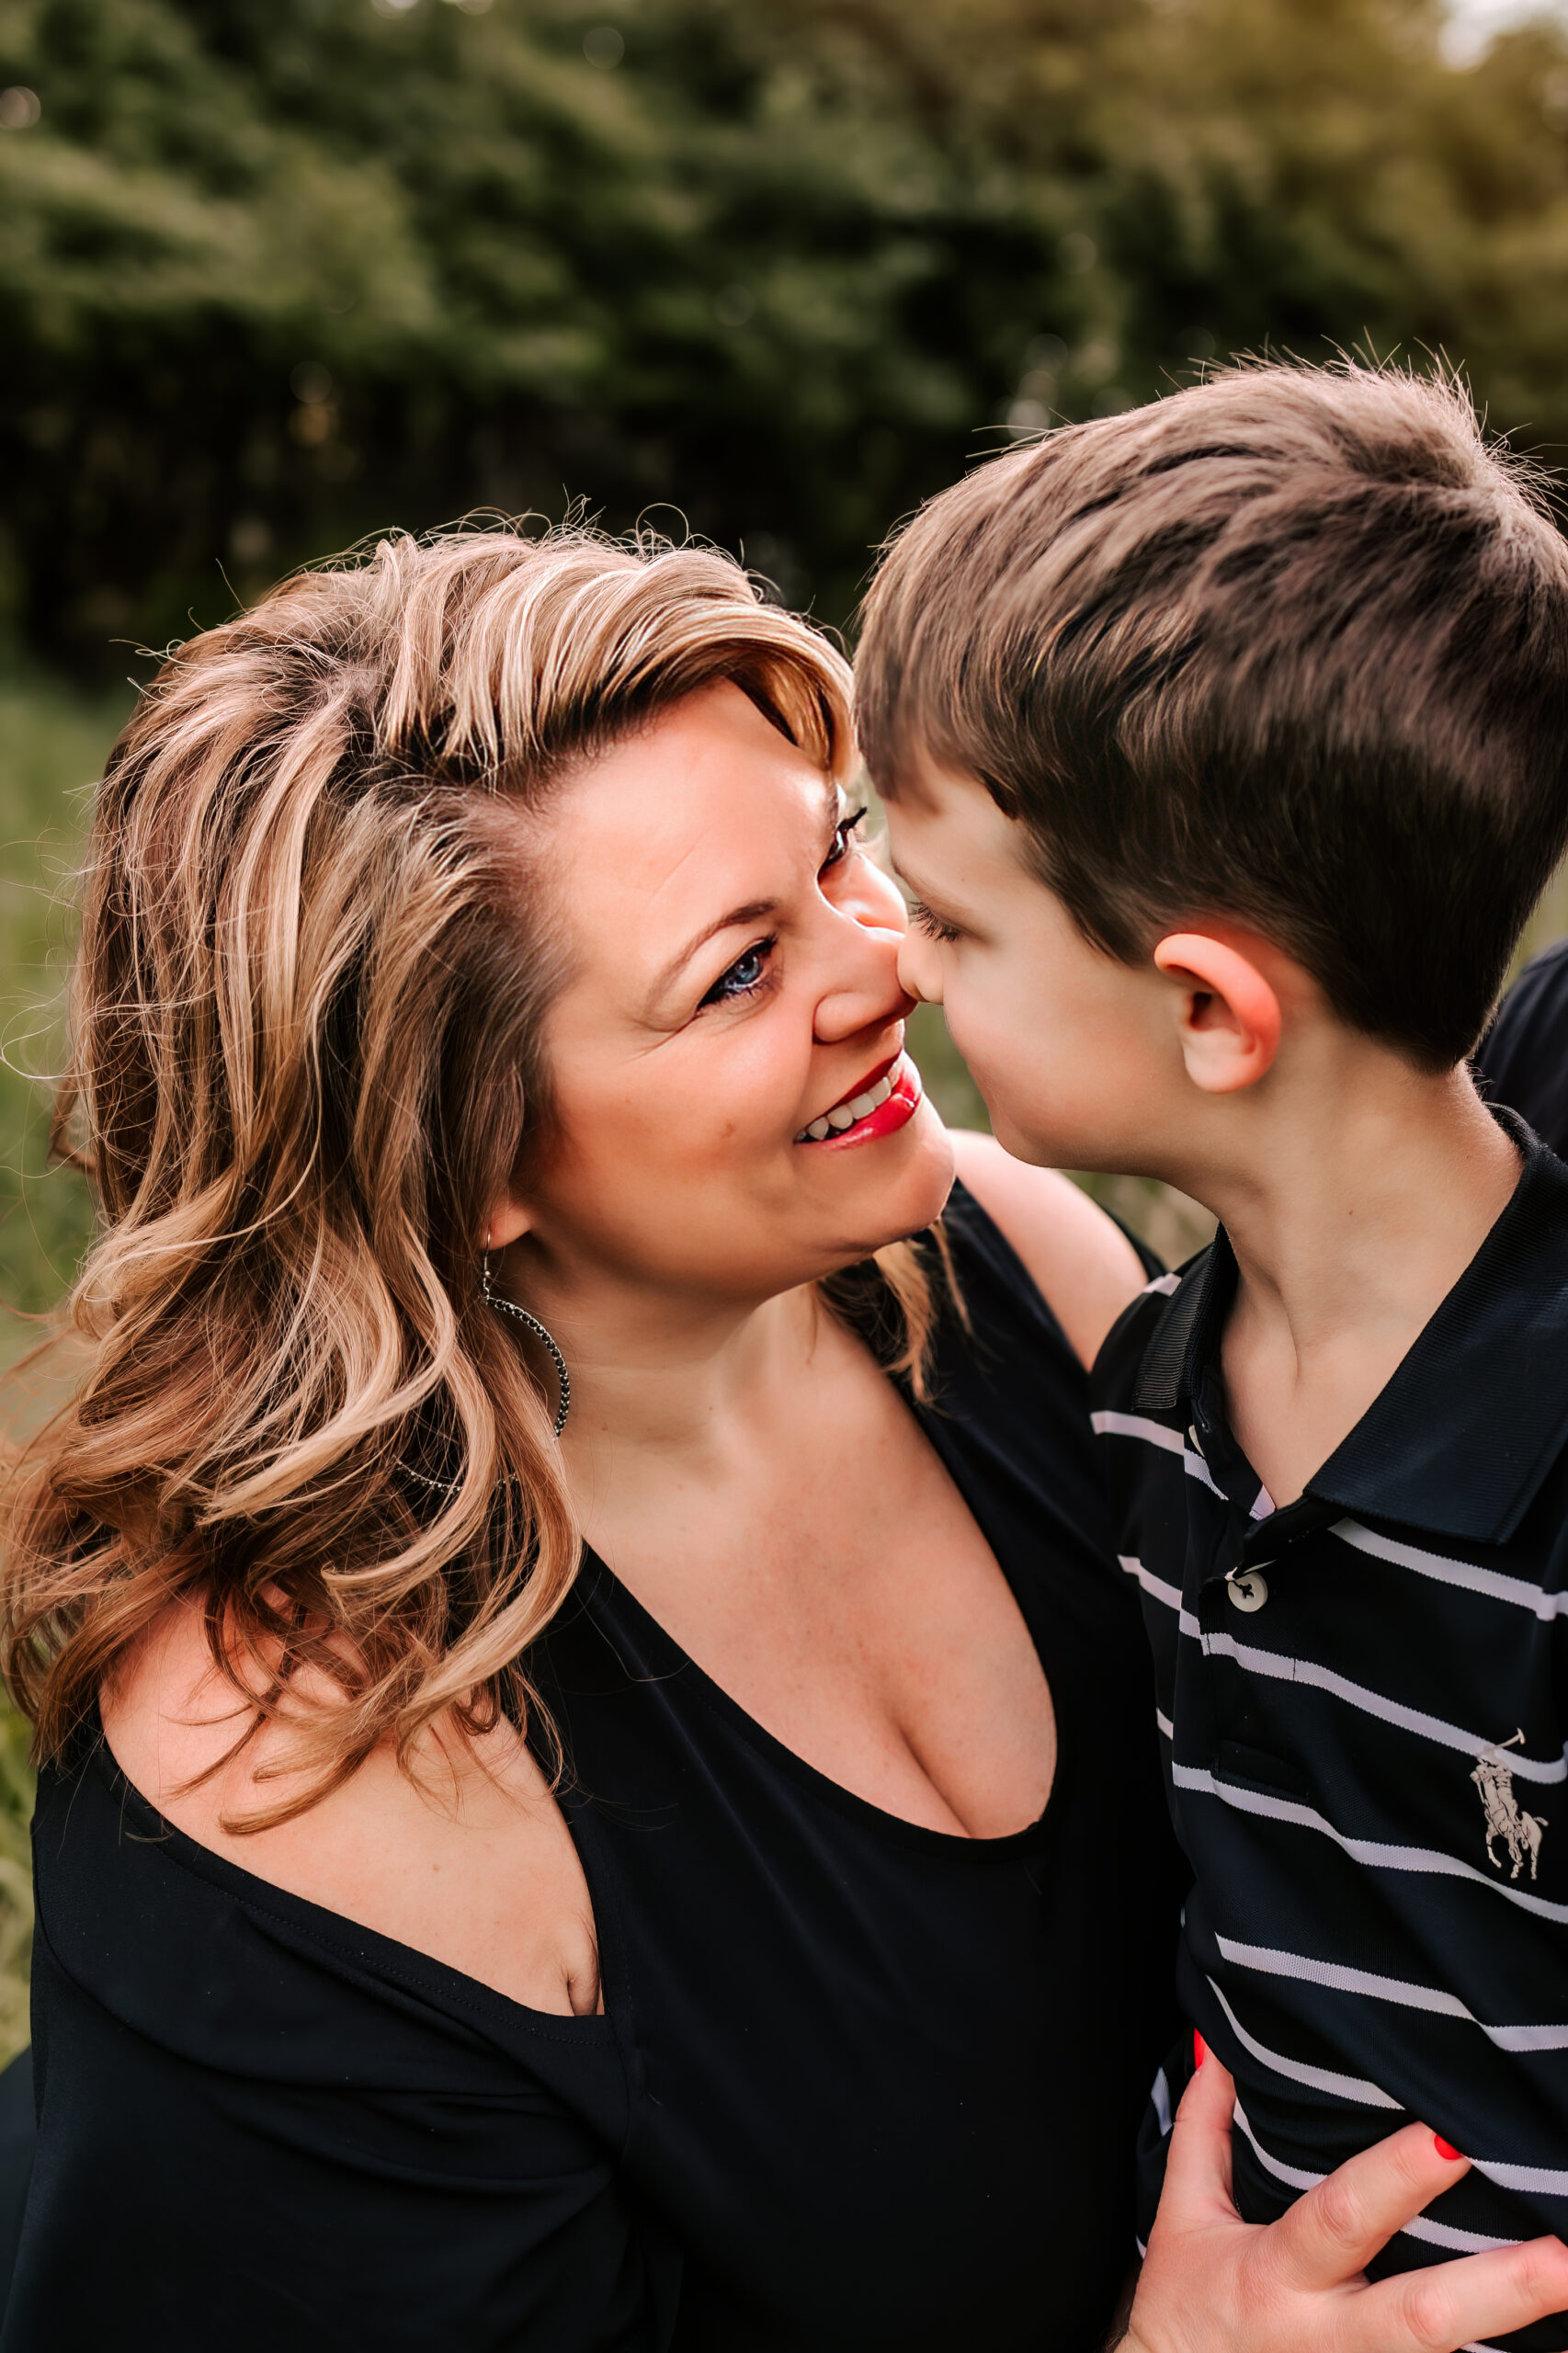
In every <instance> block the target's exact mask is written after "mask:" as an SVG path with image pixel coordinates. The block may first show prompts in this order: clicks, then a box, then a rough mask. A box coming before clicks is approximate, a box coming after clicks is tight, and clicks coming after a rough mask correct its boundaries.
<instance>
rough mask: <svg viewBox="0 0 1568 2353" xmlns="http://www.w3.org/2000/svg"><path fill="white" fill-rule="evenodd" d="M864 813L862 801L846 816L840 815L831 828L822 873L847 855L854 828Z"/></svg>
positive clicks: (853, 835)
mask: <svg viewBox="0 0 1568 2353" xmlns="http://www.w3.org/2000/svg"><path fill="white" fill-rule="evenodd" d="M865 814H866V811H865V806H864V804H863V803H862V805H861V806H860V807H859V808H858V809H855V810H852V811H851V812H850V813H849V815H848V816H846V817H840V819H839V821H838V823H837V824H836V825H835V827H834V829H833V843H832V847H830V848H829V850H828V853H827V856H826V857H825V858H824V859H823V862H822V870H823V872H824V874H825V873H826V871H827V870H828V868H829V867H830V866H837V865H839V864H840V863H841V862H842V860H843V859H845V858H847V857H848V855H849V851H850V848H851V846H852V845H853V842H854V839H855V829H856V827H857V826H858V824H859V823H860V821H861V819H862V818H863V817H864V816H865Z"/></svg>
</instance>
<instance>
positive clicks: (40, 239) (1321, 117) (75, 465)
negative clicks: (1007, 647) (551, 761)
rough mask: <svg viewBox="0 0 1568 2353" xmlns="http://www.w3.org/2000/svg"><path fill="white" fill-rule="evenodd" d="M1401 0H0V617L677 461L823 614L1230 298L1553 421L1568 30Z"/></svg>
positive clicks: (209, 613)
mask: <svg viewBox="0 0 1568 2353" xmlns="http://www.w3.org/2000/svg"><path fill="white" fill-rule="evenodd" d="M1440 28H1441V16H1440V10H1439V7H1438V6H1437V0H919V6H910V5H909V4H908V0H0V85H4V86H6V89H7V90H8V93H9V101H10V102H9V103H8V104H6V105H4V106H0V332H3V334H4V338H5V347H6V355H7V357H6V369H5V377H4V382H3V384H0V463H3V466H4V479H5V481H6V485H7V488H6V499H5V534H6V548H5V560H4V564H3V566H0V574H3V582H4V594H5V596H6V598H7V599H8V601H9V605H10V608H11V611H12V614H13V618H14V623H15V626H16V628H17V631H19V632H20V634H21V635H22V636H23V637H24V638H25V639H26V640H27V641H28V642H30V643H31V645H32V646H34V647H35V648H37V649H39V650H40V651H43V652H45V653H47V654H51V656H54V657H63V658H66V659H69V660H70V661H72V662H73V663H74V664H77V665H81V664H83V663H85V662H90V661H92V660H94V659H97V658H99V657H100V656H101V655H102V653H103V649H104V647H105V645H106V642H107V641H108V640H109V639H111V638H113V637H115V636H116V635H119V634H123V633H128V632H129V633H131V634H134V635H139V636H142V637H144V638H150V639H152V640H153V641H154V642H157V641H161V640H163V639H164V638H165V637H166V636H167V635H168V634H170V633H171V632H176V633H184V632H185V631H187V628H188V625H189V624H188V620H187V613H188V611H189V610H190V608H192V607H193V606H194V608H195V611H196V613H197V616H198V618H199V619H200V620H210V619H213V618H215V617H217V616H219V615H220V614H221V613H222V611H223V610H224V609H225V608H227V606H228V604H229V603H230V601H231V589H230V585H226V583H232V585H233V591H235V592H237V593H240V594H244V592H246V591H247V590H250V589H254V588H255V587H256V585H259V584H260V582H261V581H262V580H263V579H264V578H266V577H268V576H270V575H271V574H274V573H276V571H277V570H278V569H280V568H281V567H283V566H284V565H285V564H286V563H289V562H292V561H294V560H295V559H297V558H300V557H302V556H306V555H316V554H319V553H321V552H322V551H324V550H325V549H326V548H329V547H332V546H334V545H337V544H341V543H343V542H345V541H347V540H351V539H352V538H354V537H355V536H357V535H358V533H360V532H361V531H363V530H365V529H372V528H376V527H380V526H383V525H385V524H387V523H389V522H394V521H395V522H399V523H404V524H409V525H413V526H422V525H426V524H429V523H431V522H434V521H437V520H440V519H443V518H445V517H449V516H452V515H454V514H457V513H459V512H460V511H463V510H465V509H467V508H469V507H471V506H475V505H481V504H493V505H499V506H504V507H506V508H517V507H519V506H529V505H531V506H538V507H540V508H542V509H543V510H545V511H546V512H549V513H551V514H559V513H560V512H561V511H562V506H563V505H564V503H565V501H566V499H567V498H568V497H569V496H574V495H580V496H582V497H583V498H585V499H586V500H587V501H588V502H589V503H590V505H591V506H593V507H594V508H595V509H597V510H600V511H602V512H603V513H604V515H605V517H606V519H607V520H608V522H609V523H611V524H612V525H617V526H619V525H622V524H624V523H626V522H628V521H630V520H631V518H632V517H634V516H635V515H636V514H637V513H639V512H640V511H642V510H643V509H644V508H646V507H649V506H653V505H656V504H657V503H658V502H661V501H669V502H673V503H674V504H675V505H676V506H679V507H680V509H681V510H682V511H683V512H684V513H685V514H686V515H687V517H688V518H689V519H690V521H691V523H692V525H693V527H694V528H695V529H698V530H699V531H702V532H705V533H708V534H710V535H711V536H713V537H715V538H717V539H719V540H722V541H723V542H725V543H726V544H729V545H732V546H742V545H744V548H745V550H746V551H747V553H748V555H749V556H750V557H751V559H752V560H753V561H754V562H755V563H757V564H758V565H759V566H760V568H761V569H763V570H764V571H765V572H768V573H770V574H773V575H774V576H775V577H776V578H777V579H778V584H779V586H780V588H781V590H782V592H783V593H784V594H785V595H786V596H787V597H790V599H791V600H793V601H813V602H814V604H815V606H816V608H817V609H818V610H819V611H820V612H822V613H823V614H824V616H825V617H826V618H828V619H830V620H840V621H841V620H845V619H846V617H847V616H848V614H849V612H850V610H851V608H852V607H853V603H854V600H855V597H856V595H857V593H858V586H859V584H860V582H861V580H862V578H863V575H864V573H865V569H866V565H867V562H868V552H869V549H870V547H871V546H872V545H873V544H874V543H875V541H876V540H878V539H879V537H880V536H881V533H882V532H883V531H884V530H885V529H887V527H888V525H889V524H890V522H891V521H892V519H893V518H894V517H896V516H897V515H898V514H899V513H900V512H901V511H903V510H904V509H906V508H907V507H908V506H910V505H911V504H913V503H914V502H915V500H916V499H917V498H918V497H920V496H921V495H923V494H926V492H928V491H929V490H931V489H933V488H935V487H937V485H939V484H940V483H943V482H944V481H947V480H949V479H950V478H951V477H952V476H953V474H954V473H955V472H958V471H959V470H960V468H961V466H962V465H963V464H964V463H965V462H966V460H969V459H970V458H971V457H972V456H973V455H974V454H975V453H976V451H977V450H979V449H983V448H985V447H988V446H991V445H992V444H993V443H994V442H995V441H996V440H998V439H1005V438H1006V436H1007V434H1008V433H1009V432H1012V431H1017V430H1027V429H1029V428H1030V427H1032V426H1038V425H1040V424H1042V423H1044V422H1045V421H1046V420H1047V419H1048V418H1049V417H1051V416H1052V415H1087V414H1091V413H1093V412H1095V411H1096V410H1106V409H1110V408H1114V407H1117V406H1119V405H1125V404H1127V403H1129V402H1131V401H1137V400H1142V399H1145V398H1147V397H1149V396H1150V395H1151V394H1153V392H1156V391H1157V390H1159V389H1160V388H1161V387H1162V386H1165V385H1168V384H1169V383H1171V382H1173V381H1183V380H1185V378H1186V376H1187V374H1188V373H1189V372H1190V370H1191V369H1192V367H1193V365H1194V364H1195V363H1196V362H1198V361H1200V360H1201V359H1203V358H1207V357H1210V356H1211V355H1213V354H1216V353H1218V354H1220V355H1223V354H1225V353H1228V352H1230V351H1233V350H1237V349H1244V348H1254V349H1256V348H1260V347H1264V346H1265V345H1270V344H1271V345H1273V346H1274V347H1290V348H1292V349H1294V350H1297V351H1299V352H1301V353H1304V354H1306V355H1309V356H1317V355H1321V354H1322V353H1323V352H1324V351H1325V350H1327V349H1328V348H1330V347H1333V346H1335V345H1353V344H1358V343H1361V344H1364V345H1366V346H1369V347H1372V348H1375V349H1377V350H1380V351H1386V350H1388V349H1391V348H1392V347H1404V348H1405V349H1407V350H1411V351H1419V350H1421V349H1423V348H1427V347H1431V348H1436V347H1443V348H1445V349H1446V350H1447V351H1448V352H1449V354H1451V355H1452V356H1453V357H1454V358H1458V359H1460V360H1462V361H1463V362H1464V364H1465V365H1467V366H1468V367H1469V368H1470V369H1471V370H1472V371H1473V374H1474V377H1475V381H1476V382H1477V384H1478V387H1479V388H1480V390H1481V391H1482V392H1483V396H1484V397H1485V399H1486V400H1487V401H1488V403H1489V404H1490V406H1491V409H1492V412H1493V415H1494V418H1495V419H1496V421H1498V422H1499V423H1500V424H1502V425H1504V426H1507V427H1509V428H1520V429H1522V431H1523V432H1524V434H1525V436H1526V438H1528V439H1529V440H1530V441H1532V442H1536V443H1541V444H1546V445H1551V444H1552V443H1553V442H1554V440H1560V439H1562V438H1563V437H1564V427H1565V425H1568V364H1565V363H1568V301H1564V299H1563V298H1564V294H1565V292H1568V41H1565V40H1564V38H1563V36H1562V33H1560V32H1559V31H1558V30H1556V29H1554V28H1551V27H1550V26H1547V25H1540V26H1535V27H1531V28H1526V29H1523V30H1518V31H1516V32H1513V33H1511V34H1509V35H1507V36H1506V37H1505V38H1504V39H1502V40H1499V41H1497V42H1496V43H1494V45H1493V47H1492V48H1491V49H1490V50H1489V51H1487V53H1486V54H1485V55H1484V56H1483V58H1482V60H1481V61H1480V62H1479V63H1476V64H1474V65H1472V66H1469V67H1466V68H1463V69H1461V68H1460V67H1459V66H1457V65H1455V64H1453V63H1449V62H1448V61H1447V59H1446V58H1445V54H1444V51H1443V49H1442V46H1441V42H1440V38H1439V35H1440ZM29 93H30V94H31V97H28V94H29ZM34 101H36V105H35V103H34ZM221 565H222V567H223V568H224V572H223V574H221V572H220V566H221ZM225 575H226V577H225Z"/></svg>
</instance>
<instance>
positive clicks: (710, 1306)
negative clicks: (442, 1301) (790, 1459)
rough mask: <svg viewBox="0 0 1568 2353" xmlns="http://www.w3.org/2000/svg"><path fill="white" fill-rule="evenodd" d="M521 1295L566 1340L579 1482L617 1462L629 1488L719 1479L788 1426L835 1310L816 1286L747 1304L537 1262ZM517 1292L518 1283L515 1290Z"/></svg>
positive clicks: (521, 1279) (571, 1451) (568, 1447)
mask: <svg viewBox="0 0 1568 2353" xmlns="http://www.w3.org/2000/svg"><path fill="white" fill-rule="evenodd" d="M515 1280H516V1283H517V1296H518V1297H520V1298H524V1299H526V1300H527V1301H528V1304H529V1306H530V1307H531V1308H532V1309H533V1311H534V1313H537V1314H539V1315H540V1317H541V1318H542V1320H543V1321H544V1322H545V1323H546V1324H548V1325H549V1326H550V1328H551V1331H552V1332H553V1333H554V1335H555V1337H556V1340H557V1342H558V1343H559V1345H560V1347H561V1348H562V1353H563V1354H564V1356H565V1358H566V1361H567V1365H568V1368H569V1370H570V1371H571V1376H572V1411H571V1415H570V1417H569V1420H568V1422H567V1426H566V1429H565V1431H564V1432H563V1434H562V1450H563V1452H564V1454H565V1456H566V1461H567V1465H568V1470H569V1472H570V1474H571V1476H572V1478H573V1481H574V1484H576V1483H578V1482H579V1480H580V1478H581V1477H582V1476H583V1475H584V1474H585V1473H586V1472H588V1471H589V1469H590V1466H591V1467H592V1473H593V1477H594V1480H595V1483H597V1482H598V1480H599V1479H600V1478H602V1477H603V1476H604V1475H605V1469H606V1466H607V1465H609V1464H613V1466H614V1475H615V1478H616V1481H617V1483H619V1482H620V1481H621V1480H622V1479H623V1478H625V1477H627V1476H629V1475H630V1476H633V1477H636V1478H638V1479H639V1480H641V1479H642V1478H643V1477H645V1476H647V1475H648V1474H649V1473H650V1472H651V1471H652V1470H653V1467H654V1466H656V1468H657V1472H658V1476H659V1479H660V1481H661V1483H662V1482H664V1481H665V1480H667V1479H669V1478H670V1477H672V1476H675V1477H691V1476H701V1475H711V1474H712V1473H713V1472H714V1471H715V1470H716V1469H717V1468H718V1467H719V1465H720V1463H722V1462H730V1461H733V1459H734V1455H735V1452H736V1449H738V1448H744V1447H745V1446H747V1445H748V1444H749V1443H752V1442H755V1438H756V1434H757V1433H758V1432H760V1431H761V1430H763V1429H765V1428H767V1427H773V1426H775V1425H776V1424H777V1421H778V1415H779V1414H780V1412H781V1410H782V1408H783V1406H784V1403H785V1400H786V1399H787V1398H788V1396H789V1395H790V1392H792V1391H793V1390H794V1388H795V1385H796V1384H797V1383H798V1382H799V1381H800V1380H801V1375H802V1373H804V1372H806V1371H808V1370H809V1369H810V1367H811V1363H812V1357H813V1355H814V1354H815V1353H816V1351H817V1348H818V1347H819V1345H820V1342H821V1339H822V1336H823V1329H824V1321H825V1319H826V1311H825V1310H824V1307H823V1305H822V1303H821V1301H820V1299H819V1297H818V1295H817V1292H816V1290H815V1289H814V1287H813V1286H812V1285H811V1284H809V1283H808V1284H804V1285H802V1286H801V1287H800V1288H798V1289H796V1290H789V1291H785V1292H782V1293H779V1294H778V1295H777V1296H776V1297H774V1298H771V1299H765V1300H761V1301H756V1302H737V1301H735V1300H733V1299H719V1298H714V1297H712V1296H711V1295H702V1294H693V1293H690V1292H672V1291H667V1290H659V1289H657V1288H655V1287H653V1286H650V1285H642V1284H632V1283H630V1282H627V1281H625V1280H623V1279H619V1277H617V1276H615V1275H614V1274H611V1273H600V1272H597V1271H595V1272H592V1273H579V1272H576V1271H574V1272H573V1273H572V1274H570V1275H567V1274H565V1273H564V1272H563V1271H562V1270H561V1269H559V1268H558V1267H553V1266H550V1265H548V1264H546V1263H544V1262H543V1260H542V1256H540V1255H538V1254H530V1256H529V1257H528V1258H526V1259H525V1260H524V1262H523V1263H522V1264H521V1265H518V1266H517V1268H516V1274H515ZM508 1287H509V1286H508Z"/></svg>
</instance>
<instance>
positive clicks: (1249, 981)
mask: <svg viewBox="0 0 1568 2353" xmlns="http://www.w3.org/2000/svg"><path fill="white" fill-rule="evenodd" d="M1154 963H1155V965H1156V967H1157V968H1158V970H1159V971H1160V972H1164V973H1165V976H1166V978H1167V979H1168V980H1171V981H1174V982H1175V983H1176V995H1175V1002H1174V1007H1173V1009H1174V1010H1175V1013H1176V1028H1177V1033H1178V1035H1179V1037H1180V1040H1181V1051H1182V1060H1183V1061H1184V1062H1185V1063H1186V1064H1187V1076H1188V1078H1190V1079H1191V1081H1192V1083H1193V1085H1194V1086H1199V1087H1201V1088H1202V1090H1203V1092H1204V1094H1205V1095H1234V1094H1236V1093H1238V1092H1239V1091H1240V1089H1241V1088H1243V1087H1244V1086H1256V1084H1257V1082H1258V1080H1259V1079H1260V1078H1262V1077H1263V1075H1264V1074H1265V1073H1266V1072H1267V1070H1268V1069H1269V1068H1270V1067H1271V1066H1272V1064H1273V1062H1274V1057H1275V1055H1276V1054H1277V1053H1278V1051H1279V1028H1280V1012H1279V999H1278V996H1277V995H1276V994H1275V992H1274V989H1273V987H1272V986H1271V985H1270V983H1268V982H1267V980H1266V979H1265V978H1264V976H1263V974H1262V973H1261V972H1259V971H1258V968H1257V966H1256V964H1255V963H1253V962H1252V961H1251V960H1250V959H1249V958H1248V957H1246V956H1244V955H1243V953H1242V952H1241V950H1240V949H1236V948H1227V947H1226V945H1225V943H1224V941H1223V940H1222V939H1214V938H1210V935H1209V934H1208V933H1207V932H1202V931H1176V932H1172V933H1171V935H1170V937H1169V938H1166V939H1162V940H1161V942H1160V944H1159V946H1158V947H1157V948H1156V949H1155V950H1154Z"/></svg>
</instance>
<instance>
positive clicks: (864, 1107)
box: [795, 1050, 921, 1145]
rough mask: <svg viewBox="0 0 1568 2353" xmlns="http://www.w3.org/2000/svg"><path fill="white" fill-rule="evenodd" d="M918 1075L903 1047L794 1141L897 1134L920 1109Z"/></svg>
mask: <svg viewBox="0 0 1568 2353" xmlns="http://www.w3.org/2000/svg"><path fill="white" fill-rule="evenodd" d="M920 1100H921V1086H920V1074H919V1072H918V1071H917V1070H916V1069H915V1064H914V1063H912V1062H911V1061H910V1059H909V1056H908V1055H907V1054H906V1053H904V1052H903V1051H902V1050H901V1051H899V1052H898V1053H896V1054H894V1055H893V1056H892V1059H891V1060H890V1061H887V1062H882V1063H878V1065H877V1067H876V1068H875V1070H873V1071H871V1072H870V1073H869V1075H868V1076H867V1077H865V1078H863V1079H861V1080H860V1081H859V1083H858V1086H855V1087H854V1088H853V1089H852V1090H851V1092H850V1093H849V1094H847V1095H846V1096H842V1097H840V1099H839V1100H838V1101H837V1102H836V1103H835V1104H833V1105H832V1106H831V1107H830V1108H829V1109H827V1110H826V1111H824V1112H823V1113H822V1115H821V1116H820V1118H818V1119H815V1120H812V1121H811V1122H810V1123H809V1125H807V1126H806V1127H803V1128H802V1129H801V1132H800V1134H799V1135H798V1136H797V1137H796V1138H795V1142H797V1143H810V1144H834V1145H839V1144H854V1143H874V1142H876V1141H877V1139H878V1138H879V1137H881V1136H891V1135H893V1134H896V1132H897V1131H898V1130H899V1129H900V1128H902V1127H904V1126H906V1125H907V1124H908V1122H909V1121H910V1120H913V1118H914V1117H915V1112H916V1111H917V1110H918V1109H919V1108H920Z"/></svg>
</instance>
